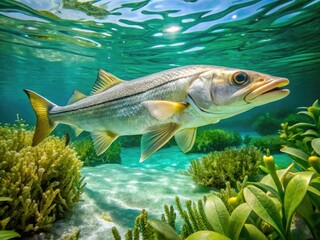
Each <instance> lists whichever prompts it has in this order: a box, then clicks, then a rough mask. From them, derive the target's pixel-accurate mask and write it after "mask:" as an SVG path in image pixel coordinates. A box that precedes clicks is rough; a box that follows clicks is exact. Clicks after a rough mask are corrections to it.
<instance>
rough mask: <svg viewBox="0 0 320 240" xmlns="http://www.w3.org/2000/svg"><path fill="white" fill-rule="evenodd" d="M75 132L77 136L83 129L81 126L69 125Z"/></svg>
mask: <svg viewBox="0 0 320 240" xmlns="http://www.w3.org/2000/svg"><path fill="white" fill-rule="evenodd" d="M71 127H72V128H73V130H74V132H75V134H76V137H78V136H79V135H80V134H81V133H82V132H83V130H82V129H81V128H78V127H76V126H71Z"/></svg>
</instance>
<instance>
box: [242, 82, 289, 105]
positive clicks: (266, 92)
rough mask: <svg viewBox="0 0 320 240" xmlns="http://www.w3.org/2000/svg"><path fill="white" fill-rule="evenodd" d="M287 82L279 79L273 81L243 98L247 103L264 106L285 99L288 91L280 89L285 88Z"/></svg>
mask: <svg viewBox="0 0 320 240" xmlns="http://www.w3.org/2000/svg"><path fill="white" fill-rule="evenodd" d="M288 84H289V80H288V79H287V78H279V79H276V80H273V81H271V82H269V83H267V84H264V85H263V86H260V87H258V88H256V89H254V90H253V91H252V92H250V93H249V94H247V95H246V96H245V97H244V100H245V101H246V102H247V103H257V104H265V103H268V102H273V101H277V100H279V99H281V98H284V97H286V96H287V95H288V94H289V93H290V91H289V89H283V88H282V87H284V86H287V85H288Z"/></svg>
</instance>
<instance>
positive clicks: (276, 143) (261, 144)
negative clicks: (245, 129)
mask: <svg viewBox="0 0 320 240" xmlns="http://www.w3.org/2000/svg"><path fill="white" fill-rule="evenodd" d="M246 144H247V145H248V146H255V147H257V148H259V149H261V150H264V151H265V150H267V149H269V150H270V151H271V152H272V153H279V152H280V149H281V148H282V147H283V145H284V144H285V141H284V140H283V139H281V138H280V137H279V135H267V136H261V137H253V138H250V139H249V140H248V141H247V143H246Z"/></svg>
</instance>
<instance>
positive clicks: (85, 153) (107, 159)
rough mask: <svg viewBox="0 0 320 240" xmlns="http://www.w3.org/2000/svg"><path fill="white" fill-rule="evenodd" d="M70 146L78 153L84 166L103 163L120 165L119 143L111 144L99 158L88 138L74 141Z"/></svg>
mask: <svg viewBox="0 0 320 240" xmlns="http://www.w3.org/2000/svg"><path fill="white" fill-rule="evenodd" d="M71 145H72V147H74V149H75V150H76V152H77V153H78V156H79V158H80V160H81V161H82V162H83V164H84V166H95V165H98V164H103V163H121V156H120V153H121V146H120V143H119V142H115V143H113V144H112V145H111V146H110V147H109V148H108V150H107V151H105V152H104V153H103V154H101V155H100V156H97V154H96V152H95V150H94V146H93V142H92V141H91V139H90V138H82V139H80V140H77V141H74V142H73V143H72V144H71Z"/></svg>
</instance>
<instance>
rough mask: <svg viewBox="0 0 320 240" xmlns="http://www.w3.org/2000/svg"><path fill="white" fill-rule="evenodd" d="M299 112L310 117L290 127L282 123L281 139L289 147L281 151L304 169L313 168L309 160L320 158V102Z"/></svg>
mask: <svg viewBox="0 0 320 240" xmlns="http://www.w3.org/2000/svg"><path fill="white" fill-rule="evenodd" d="M303 109H304V111H300V112H298V114H303V115H305V116H307V117H308V119H306V121H303V122H299V123H296V124H294V125H291V126H290V125H289V124H288V123H282V124H281V127H282V130H281V132H280V137H281V138H282V139H283V140H285V142H286V144H287V146H286V147H284V148H282V149H281V151H282V152H284V153H287V154H289V155H290V156H291V157H292V159H293V160H294V162H295V163H296V164H297V165H298V166H299V167H300V168H302V169H304V170H307V169H308V168H310V167H311V163H312V162H309V161H308V159H309V158H310V157H311V156H320V105H319V102H318V100H317V101H315V102H314V103H313V104H312V106H310V107H308V108H303Z"/></svg>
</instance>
